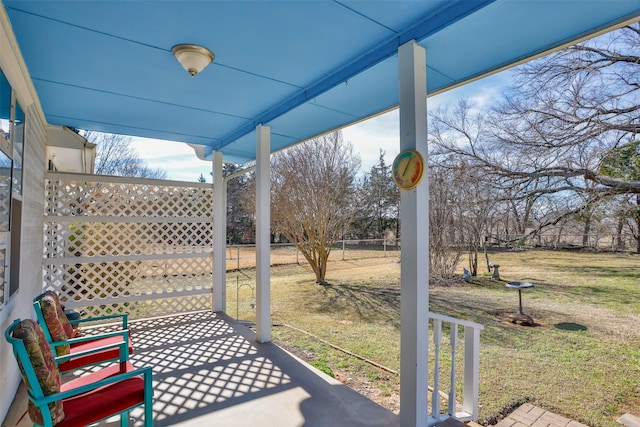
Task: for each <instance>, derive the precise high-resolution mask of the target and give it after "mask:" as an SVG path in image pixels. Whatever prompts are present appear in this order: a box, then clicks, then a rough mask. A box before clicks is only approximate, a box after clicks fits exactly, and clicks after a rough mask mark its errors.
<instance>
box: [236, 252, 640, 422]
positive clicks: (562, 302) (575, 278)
mask: <svg viewBox="0 0 640 427" xmlns="http://www.w3.org/2000/svg"><path fill="white" fill-rule="evenodd" d="M491 261H493V262H496V263H498V264H500V265H501V267H500V271H501V274H502V279H503V281H493V280H491V279H490V278H489V277H488V276H487V277H479V278H477V279H476V280H473V281H472V283H470V284H465V283H463V282H458V283H457V284H455V285H452V286H432V287H431V291H430V308H431V311H435V312H439V313H443V314H448V315H452V316H455V317H459V318H464V319H469V320H473V321H475V322H478V323H482V324H484V325H485V330H484V331H483V332H482V336H481V386H480V387H481V389H480V401H481V409H480V414H481V419H484V420H485V421H487V422H488V421H491V420H495V419H496V416H498V415H499V414H500V413H501V412H503V410H504V409H505V408H509V407H512V406H513V405H514V404H515V403H519V402H524V401H530V402H532V403H534V404H536V405H539V406H541V407H544V408H546V409H549V410H552V411H554V412H557V413H559V414H562V415H565V416H568V417H570V418H572V419H575V420H577V421H580V422H583V423H585V424H588V425H590V426H615V425H617V424H616V422H615V420H616V418H617V417H618V416H620V415H621V414H622V413H624V412H627V411H629V412H632V413H635V414H636V415H640V330H638V328H637V325H638V322H639V321H640V304H639V301H640V287H639V286H638V285H639V281H638V279H639V278H640V262H639V261H640V257H639V256H637V255H620V254H594V253H570V252H555V251H527V252H504V253H496V254H492V255H491ZM461 269H462V268H461V267H460V270H461ZM399 271H400V266H399V263H398V258H397V257H392V256H388V257H386V258H384V257H383V258H377V259H364V258H363V259H352V260H350V261H341V260H335V261H333V262H332V263H331V264H330V270H329V272H328V274H327V279H328V281H329V282H330V283H331V285H330V286H319V285H316V284H315V283H314V276H313V274H312V272H311V271H310V269H309V268H307V267H305V266H304V265H295V264H294V265H283V266H278V267H273V268H272V283H271V286H272V311H273V319H274V322H275V323H277V324H290V325H293V326H296V327H297V328H300V329H303V330H306V331H309V332H311V333H313V334H315V335H316V336H318V337H321V338H322V339H324V340H327V341H329V342H332V343H334V344H336V345H338V346H341V347H344V348H346V349H348V350H349V351H352V352H354V353H358V354H361V355H363V356H365V357H367V358H370V359H372V360H374V361H376V362H377V363H380V364H382V365H385V366H388V367H389V368H391V369H393V370H398V369H399V300H400V289H399ZM245 273H246V274H248V276H249V277H245V276H243V274H241V273H237V272H236V273H230V275H229V277H228V283H229V288H228V299H229V313H231V314H234V312H235V295H236V277H237V278H238V282H237V283H238V285H242V284H243V283H246V284H249V283H251V280H252V277H253V276H254V272H253V271H247V272H245ZM243 280H244V281H243ZM511 280H527V281H531V282H533V283H534V284H535V285H536V288H535V289H532V290H530V291H526V292H524V293H523V305H524V311H525V312H526V313H527V314H530V315H531V316H533V317H534V319H535V320H536V326H534V327H524V326H518V325H514V324H512V323H510V322H509V321H507V320H506V318H507V315H508V313H511V312H514V311H516V310H517V293H516V292H515V291H513V290H511V289H507V288H505V286H504V284H505V281H511ZM238 295H239V301H240V303H239V306H238V307H239V309H238V314H239V317H240V318H244V319H251V318H252V316H253V315H254V314H253V310H252V309H251V308H250V307H249V303H250V302H251V301H252V296H251V289H250V288H249V287H248V286H246V285H245V286H242V287H241V288H240V292H239V293H238ZM274 334H275V336H276V338H278V339H281V340H283V341H286V342H288V345H289V346H290V347H292V348H294V349H296V351H298V353H299V354H301V355H302V356H304V357H305V358H307V359H308V360H316V361H319V362H320V363H321V364H325V365H327V366H328V367H330V368H331V369H332V370H333V371H334V372H335V373H336V374H337V375H336V376H337V377H338V378H340V379H341V380H343V381H344V382H346V383H347V384H349V383H350V381H349V380H351V383H352V384H349V385H352V386H353V387H354V388H356V389H358V390H359V391H360V392H362V393H363V394H366V395H369V396H370V397H372V398H373V399H375V400H377V401H379V402H381V403H382V404H384V405H386V406H387V407H389V408H390V409H392V410H397V390H398V384H397V377H396V376H395V375H393V374H389V373H387V372H384V371H381V370H379V369H376V368H372V367H370V366H368V365H367V364H365V363H363V362H360V361H357V360H354V359H353V358H352V357H350V356H346V355H345V354H343V353H340V352H337V351H334V350H331V349H330V348H329V347H327V346H326V345H323V344H321V343H319V342H317V341H316V340H314V339H312V338H310V337H308V336H305V335H303V334H298V333H296V332H292V331H289V330H286V329H284V328H278V327H276V328H274Z"/></svg>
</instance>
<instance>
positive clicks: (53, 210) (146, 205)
mask: <svg viewBox="0 0 640 427" xmlns="http://www.w3.org/2000/svg"><path fill="white" fill-rule="evenodd" d="M46 193H47V197H46V199H45V212H46V213H47V215H49V216H52V215H62V216H74V215H90V216H115V217H119V216H120V217H122V216H124V217H210V216H211V206H212V200H213V191H212V190H211V189H210V188H199V187H189V186H184V187H182V186H175V185H174V186H167V185H149V184H136V183H133V182H132V183H113V182H80V181H63V180H46Z"/></svg>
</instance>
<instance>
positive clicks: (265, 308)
mask: <svg viewBox="0 0 640 427" xmlns="http://www.w3.org/2000/svg"><path fill="white" fill-rule="evenodd" d="M270 154H271V129H270V128H269V127H268V126H262V125H259V126H258V127H257V128H256V339H257V340H258V342H261V343H265V342H270V341H271V281H270V278H271V262H270V261H271V258H270V255H271V253H270V251H271V228H270V224H271V206H270V204H271V165H270Z"/></svg>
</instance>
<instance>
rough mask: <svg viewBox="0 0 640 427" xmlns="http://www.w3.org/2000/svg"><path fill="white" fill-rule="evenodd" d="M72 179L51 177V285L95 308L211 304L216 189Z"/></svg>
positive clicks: (47, 234)
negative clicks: (213, 202) (214, 195)
mask: <svg viewBox="0 0 640 427" xmlns="http://www.w3.org/2000/svg"><path fill="white" fill-rule="evenodd" d="M73 178H74V180H73V181H72V180H67V179H55V180H47V181H46V190H47V194H46V202H45V215H46V217H45V224H44V248H45V249H44V261H43V266H44V267H43V269H44V283H45V285H44V287H45V288H49V289H53V290H56V291H58V292H59V293H60V295H61V297H62V299H63V300H66V301H68V304H69V306H72V307H83V308H85V310H86V307H88V306H89V307H91V309H90V310H87V311H88V313H89V314H91V315H104V314H110V313H116V312H127V313H129V314H130V315H131V316H132V317H146V316H160V315H166V314H170V313H180V312H185V311H193V310H204V309H211V295H210V289H211V287H212V277H211V270H212V268H211V264H212V243H213V237H212V229H213V227H212V222H211V211H212V209H211V207H212V190H211V189H210V188H200V187H193V186H191V184H189V183H185V185H184V186H180V185H178V184H176V183H172V185H166V184H165V183H163V182H162V181H158V184H157V185H153V184H149V181H146V183H145V184H142V183H135V182H131V183H113V182H111V183H109V182H101V183H95V182H89V180H87V182H83V181H82V179H81V178H77V176H74V177H73ZM92 179H95V177H92ZM74 217H78V219H81V220H79V221H76V220H75V219H74ZM90 217H96V218H95V221H91V220H90ZM111 218H113V219H111ZM168 218H170V219H171V220H168ZM156 256H160V257H156ZM114 257H116V259H114ZM52 261H55V262H54V263H52ZM184 292H189V293H194V294H195V295H193V296H185V295H178V294H180V293H184ZM202 294H204V296H203V295H202ZM114 301H115V302H114ZM91 304H97V305H95V306H91Z"/></svg>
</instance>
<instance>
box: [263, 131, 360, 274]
mask: <svg viewBox="0 0 640 427" xmlns="http://www.w3.org/2000/svg"><path fill="white" fill-rule="evenodd" d="M359 168H360V160H359V158H358V157H357V156H355V155H354V154H353V150H352V146H351V144H349V143H345V142H343V140H342V133H341V132H334V133H331V134H328V135H325V136H322V137H319V138H316V139H314V140H311V141H308V142H305V143H303V144H300V145H297V146H294V147H292V148H289V149H287V150H285V151H281V152H279V153H277V154H275V155H274V156H273V159H272V180H271V215H272V221H273V228H274V231H276V232H279V233H281V234H282V235H284V236H285V237H286V238H287V240H289V241H290V242H291V243H293V244H294V245H295V246H296V248H297V249H298V250H299V251H300V253H302V255H303V256H304V257H305V259H306V260H307V261H308V262H309V265H310V266H311V269H312V270H313V272H314V273H315V276H316V283H319V284H325V283H326V282H325V276H326V273H327V261H328V259H329V254H330V253H331V248H332V246H333V245H334V244H335V243H336V242H337V241H338V240H340V239H341V238H342V236H343V234H344V233H345V231H346V229H347V228H348V226H349V224H350V223H351V220H352V218H353V214H354V211H355V204H354V203H353V202H354V201H353V196H354V187H355V177H356V174H357V173H358V169H359Z"/></svg>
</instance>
